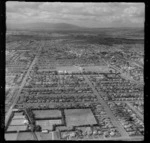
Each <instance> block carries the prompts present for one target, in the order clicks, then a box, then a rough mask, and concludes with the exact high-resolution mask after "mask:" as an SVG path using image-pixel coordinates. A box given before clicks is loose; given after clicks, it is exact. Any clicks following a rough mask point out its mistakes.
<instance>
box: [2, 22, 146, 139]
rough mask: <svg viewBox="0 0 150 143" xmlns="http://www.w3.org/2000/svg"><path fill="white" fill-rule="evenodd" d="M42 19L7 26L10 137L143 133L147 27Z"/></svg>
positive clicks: (7, 124) (104, 136)
mask: <svg viewBox="0 0 150 143" xmlns="http://www.w3.org/2000/svg"><path fill="white" fill-rule="evenodd" d="M40 24H41V23H40ZM40 24H39V25H40ZM39 25H38V24H37V25H36V26H37V27H36V26H35V27H34V28H33V27H32V30H33V31H32V30H25V29H19V28H20V27H19V26H18V27H17V28H18V29H17V28H16V29H12V28H10V29H9V28H8V29H7V32H6V52H5V53H6V70H5V71H6V77H5V80H6V85H5V140H17V141H18V140H37V141H41V140H123V141H124V140H125V141H141V140H143V139H144V92H143V90H144V75H143V68H144V29H143V28H139V27H138V28H83V29H82V28H81V27H78V26H74V25H71V24H65V23H61V24H58V23H57V24H54V25H53V24H51V28H52V27H53V28H54V29H53V30H50V31H48V30H43V31H42V30H39V29H40V28H39V27H38V26H39ZM43 25H44V27H46V26H47V24H45V23H43ZM24 27H25V28H26V26H25V25H24ZM60 27H61V28H60ZM66 27H67V28H68V29H67V28H66ZM46 28H47V27H46ZM46 28H45V29H46ZM59 28H60V29H61V30H60V29H59ZM69 28H70V29H69Z"/></svg>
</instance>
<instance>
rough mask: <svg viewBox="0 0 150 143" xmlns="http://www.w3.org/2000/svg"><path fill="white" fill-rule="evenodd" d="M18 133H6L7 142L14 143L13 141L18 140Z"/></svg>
mask: <svg viewBox="0 0 150 143" xmlns="http://www.w3.org/2000/svg"><path fill="white" fill-rule="evenodd" d="M17 135H18V134H17V133H6V134H5V140H6V141H8V140H10V141H12V140H17Z"/></svg>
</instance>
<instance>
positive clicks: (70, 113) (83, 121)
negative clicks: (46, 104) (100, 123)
mask: <svg viewBox="0 0 150 143" xmlns="http://www.w3.org/2000/svg"><path fill="white" fill-rule="evenodd" d="M65 115H66V124H67V126H68V127H69V126H79V125H89V124H90V125H92V124H97V122H96V120H95V117H94V115H93V113H92V111H91V109H68V110H65Z"/></svg>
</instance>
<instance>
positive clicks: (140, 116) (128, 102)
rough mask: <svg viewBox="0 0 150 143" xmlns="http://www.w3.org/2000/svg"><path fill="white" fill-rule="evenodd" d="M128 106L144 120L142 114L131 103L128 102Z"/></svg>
mask: <svg viewBox="0 0 150 143" xmlns="http://www.w3.org/2000/svg"><path fill="white" fill-rule="evenodd" d="M126 104H127V105H128V106H129V107H130V108H131V109H132V110H133V111H134V112H135V113H136V114H137V115H138V116H139V117H140V118H141V119H142V120H143V115H142V114H140V113H139V112H138V111H137V110H136V109H135V108H134V107H133V106H132V105H131V104H130V103H129V102H126Z"/></svg>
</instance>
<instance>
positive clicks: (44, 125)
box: [36, 120, 62, 130]
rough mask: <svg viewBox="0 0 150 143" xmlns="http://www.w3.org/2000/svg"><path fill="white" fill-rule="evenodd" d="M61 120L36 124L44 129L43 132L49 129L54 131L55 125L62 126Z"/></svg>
mask: <svg viewBox="0 0 150 143" xmlns="http://www.w3.org/2000/svg"><path fill="white" fill-rule="evenodd" d="M61 123H62V121H61V120H37V121H36V124H37V125H40V126H41V127H42V130H44V129H47V130H52V129H53V125H56V124H61Z"/></svg>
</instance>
